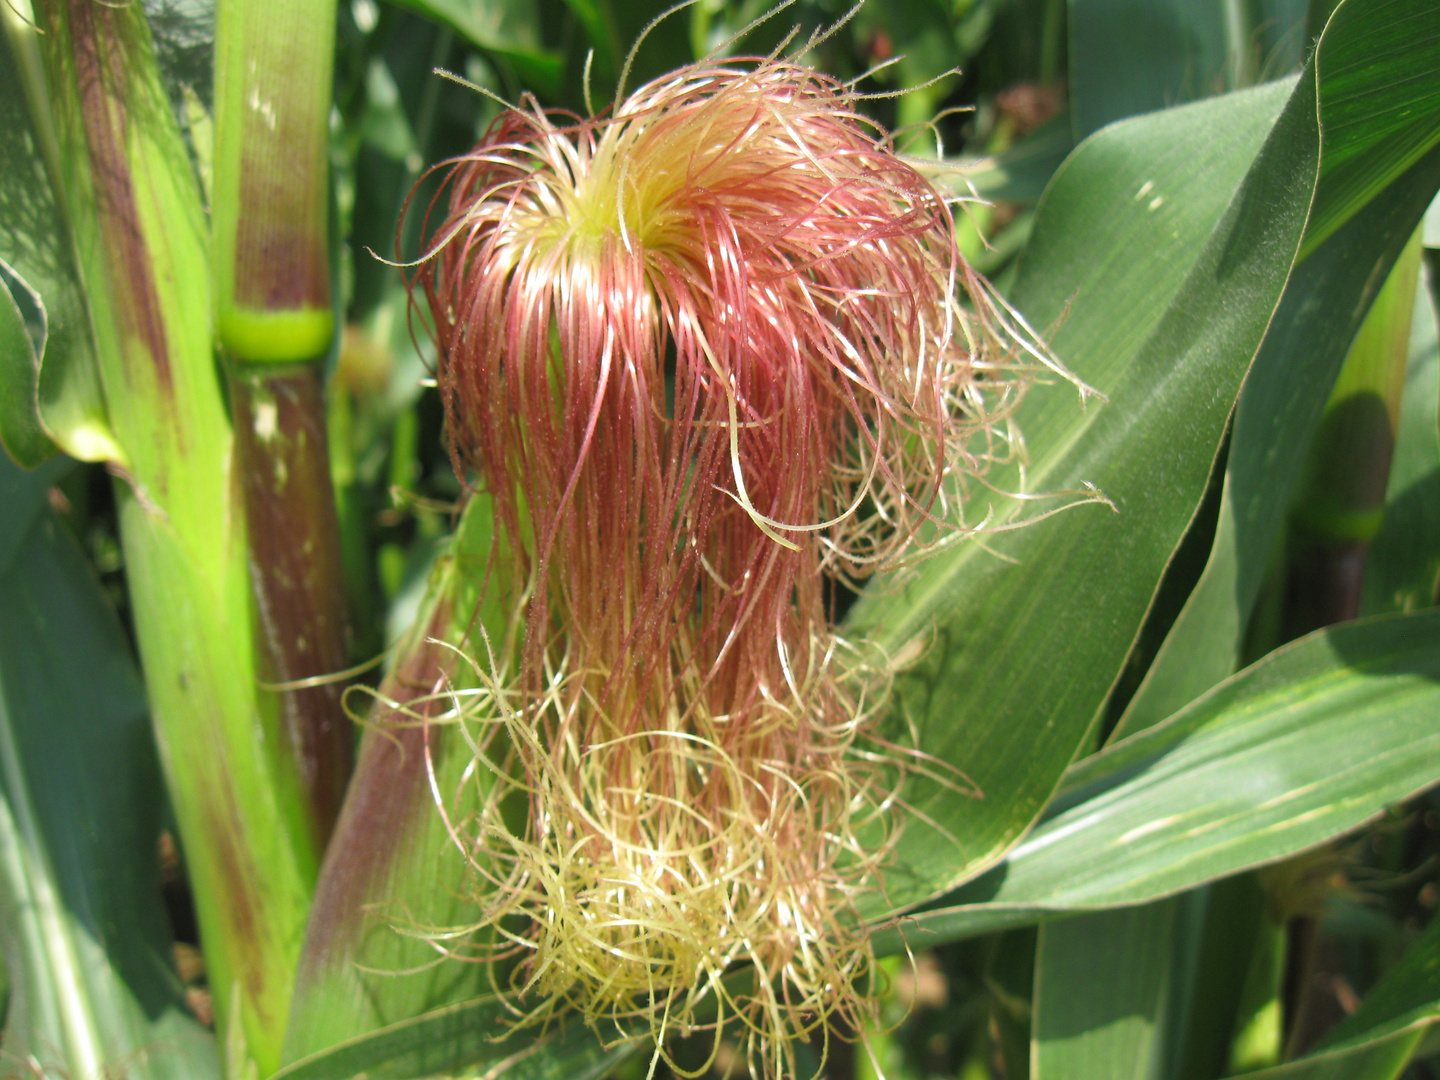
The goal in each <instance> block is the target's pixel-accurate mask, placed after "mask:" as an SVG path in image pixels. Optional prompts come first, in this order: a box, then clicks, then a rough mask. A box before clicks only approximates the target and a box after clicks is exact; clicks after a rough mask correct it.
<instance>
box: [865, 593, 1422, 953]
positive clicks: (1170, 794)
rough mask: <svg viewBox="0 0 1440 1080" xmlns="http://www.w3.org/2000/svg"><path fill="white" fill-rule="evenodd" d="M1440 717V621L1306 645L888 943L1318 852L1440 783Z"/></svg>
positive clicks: (1273, 660) (1134, 755) (1383, 622)
mask: <svg viewBox="0 0 1440 1080" xmlns="http://www.w3.org/2000/svg"><path fill="white" fill-rule="evenodd" d="M1437 712H1440V612H1437V611H1430V612H1424V613H1420V614H1409V615H1398V616H1386V617H1381V618H1377V619H1372V620H1366V621H1362V622H1358V623H1350V624H1346V625H1343V626H1339V627H1334V628H1331V629H1329V630H1326V631H1323V632H1320V633H1317V634H1312V635H1310V636H1309V637H1306V638H1302V639H1301V640H1300V641H1298V642H1295V643H1293V644H1292V645H1289V646H1286V647H1285V648H1283V649H1279V650H1277V651H1276V652H1274V653H1272V654H1271V655H1270V656H1268V657H1266V658H1265V659H1264V660H1262V661H1261V662H1260V663H1258V664H1255V665H1254V666H1252V667H1250V668H1248V669H1247V670H1246V671H1244V672H1242V673H1241V674H1239V675H1237V676H1235V677H1234V678H1232V679H1231V680H1229V681H1228V682H1226V683H1223V684H1222V685H1221V686H1219V687H1217V688H1216V689H1215V691H1214V692H1212V693H1211V694H1209V695H1207V696H1206V697H1204V698H1202V699H1201V700H1200V701H1198V702H1196V703H1195V704H1193V705H1192V706H1191V707H1189V708H1188V709H1186V710H1184V711H1183V712H1181V713H1179V714H1178V715H1176V716H1175V717H1174V718H1172V719H1171V720H1169V721H1167V722H1166V723H1164V724H1161V725H1159V726H1157V727H1155V728H1151V729H1150V730H1148V731H1145V732H1142V733H1141V734H1139V735H1136V736H1134V737H1132V738H1130V739H1127V740H1126V741H1124V742H1122V743H1119V744H1117V745H1116V746H1114V747H1113V748H1111V749H1109V750H1107V751H1105V752H1104V753H1102V754H1099V755H1096V756H1095V757H1093V758H1089V759H1087V760H1086V761H1084V762H1082V763H1081V764H1080V765H1078V766H1076V767H1075V768H1074V769H1072V770H1071V771H1070V774H1069V776H1068V777H1067V780H1066V786H1065V788H1064V789H1063V790H1062V792H1061V794H1060V796H1059V798H1058V799H1057V800H1056V806H1055V808H1053V813H1052V815H1051V816H1050V817H1049V818H1047V820H1045V821H1044V822H1043V823H1042V824H1041V825H1040V826H1038V827H1037V828H1036V829H1035V831H1034V832H1032V833H1031V834H1030V835H1029V836H1028V837H1027V838H1026V840H1025V841H1024V843H1022V844H1020V845H1019V846H1018V847H1016V849H1015V850H1014V851H1012V852H1011V853H1010V855H1009V857H1008V858H1007V859H1006V860H1005V862H1004V863H1002V864H1001V865H1000V866H999V867H997V868H996V869H995V870H994V871H992V872H991V873H990V874H989V875H987V876H985V877H983V878H980V879H979V880H977V881H974V882H971V883H970V884H969V885H967V886H966V887H965V889H963V890H961V891H960V892H959V893H957V894H956V895H955V896H954V897H952V898H951V900H952V902H951V903H950V904H948V905H947V906H946V907H945V908H943V909H940V910H936V911H931V912H925V913H922V914H920V915H917V916H914V917H913V918H911V919H908V920H905V922H904V924H903V925H897V926H896V927H894V928H891V929H888V930H886V931H885V932H884V944H885V946H886V947H887V948H888V947H894V946H895V945H897V944H898V934H899V933H900V932H901V931H902V930H903V932H904V933H905V935H906V936H907V937H908V939H909V940H910V942H911V943H912V945H913V944H915V943H917V942H918V943H921V944H932V943H935V942H938V941H944V940H950V939H952V938H959V937H965V936H969V935H971V934H975V933H982V932H986V931H988V930H991V929H993V928H995V927H996V926H1009V925H1016V924H1018V923H1024V922H1035V921H1039V920H1043V919H1044V918H1045V917H1047V916H1049V915H1054V914H1058V913H1060V912H1065V911H1080V910H1089V909H1099V908H1107V907H1116V906H1124V905H1129V904H1138V903H1144V902H1147V901H1150V900H1155V899H1159V898H1161V897H1164V896H1168V895H1172V894H1174V893H1177V892H1180V891H1182V890H1184V889H1188V888H1191V887H1193V886H1196V885H1199V884H1202V883H1204V882H1206V881H1212V880H1215V879H1216V878H1220V877H1224V876H1226V875H1229V874H1233V873H1236V872H1238V871H1240V870H1244V869H1247V868H1249V867H1253V866H1259V865H1263V864H1265V863H1269V862H1273V861H1275V860H1277V859H1281V858H1284V857H1286V856H1288V855H1292V854H1294V853H1296V852H1298V851H1302V850H1304V849H1305V848H1307V847H1311V846H1313V845H1315V844H1319V843H1321V842H1323V841H1325V840H1328V839H1330V838H1332V837H1334V836H1338V835H1340V834H1342V833H1344V832H1346V831H1348V830H1350V829H1352V828H1354V827H1355V826H1357V825H1359V824H1361V823H1363V822H1364V821H1366V820H1368V819H1369V818H1371V817H1373V816H1374V815H1376V814H1378V813H1380V812H1381V811H1382V810H1384V809H1385V808H1386V807H1387V806H1389V805H1391V804H1393V803H1396V802H1399V801H1401V800H1403V799H1405V798H1406V797H1408V796H1410V795H1412V794H1414V793H1415V792H1417V791H1420V790H1423V789H1424V788H1426V787H1428V786H1430V785H1431V784H1434V783H1436V782H1437V781H1440V725H1437V724H1436V723H1435V717H1436V715H1437ZM932 934H934V935H938V936H937V937H932V936H931V935H932Z"/></svg>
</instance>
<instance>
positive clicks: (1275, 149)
mask: <svg viewBox="0 0 1440 1080" xmlns="http://www.w3.org/2000/svg"><path fill="white" fill-rule="evenodd" d="M1313 95H1314V86H1313V81H1311V80H1308V79H1304V80H1302V81H1301V82H1299V83H1298V84H1296V83H1285V84H1275V85H1272V86H1269V87H1265V88H1261V89H1259V90H1255V91H1248V92H1245V93H1241V94H1236V95H1231V96H1229V97H1226V98H1220V99H1214V100H1211V101H1208V102H1202V103H1199V104H1197V105H1192V106H1188V107H1186V108H1184V109H1177V110H1172V111H1171V112H1167V113H1164V114H1156V115H1152V116H1148V117H1142V118H1140V119H1137V120H1133V121H1129V122H1126V123H1123V124H1119V125H1116V126H1114V127H1112V128H1108V129H1106V130H1105V131H1104V132H1101V133H1100V134H1099V135H1097V136H1095V137H1094V138H1092V139H1091V140H1089V141H1088V142H1086V143H1085V144H1084V145H1082V146H1081V148H1080V149H1079V150H1077V152H1076V153H1075V155H1074V156H1073V157H1072V158H1071V159H1070V160H1069V162H1068V163H1067V164H1066V165H1065V166H1064V167H1062V169H1061V170H1060V172H1059V173H1058V174H1057V176H1056V179H1055V181H1054V183H1053V184H1052V186H1051V188H1050V190H1049V192H1048V193H1047V194H1046V196H1045V199H1044V200H1043V201H1042V203H1041V207H1040V210H1039V221H1038V223H1037V227H1036V232H1035V235H1034V238H1033V240H1032V242H1031V246H1030V249H1029V250H1028V251H1027V253H1026V256H1025V261H1024V262H1023V264H1022V267H1021V272H1020V280H1019V282H1018V284H1017V287H1016V290H1015V293H1014V297H1013V299H1014V302H1015V304H1016V306H1017V307H1018V308H1019V309H1020V310H1021V311H1023V312H1025V314H1026V315H1027V316H1028V317H1029V319H1030V321H1031V323H1032V325H1039V326H1045V325H1049V324H1052V323H1055V322H1057V321H1060V322H1061V325H1060V328H1059V330H1058V331H1057V332H1056V334H1055V338H1054V343H1053V347H1054V350H1055V352H1056V353H1057V355H1059V356H1060V358H1061V359H1062V360H1063V361H1064V362H1065V363H1067V364H1068V365H1069V366H1070V367H1071V369H1072V370H1073V371H1074V372H1075V373H1076V374H1077V375H1078V376H1079V377H1080V378H1081V379H1084V380H1085V381H1086V382H1087V383H1089V384H1090V385H1091V386H1094V387H1095V388H1097V389H1098V390H1100V391H1101V392H1102V393H1103V394H1105V395H1106V396H1107V398H1108V400H1106V401H1103V402H1096V401H1091V402H1090V403H1089V404H1088V406H1087V407H1085V408H1081V407H1079V406H1077V404H1076V402H1075V399H1074V391H1073V390H1072V389H1071V388H1070V387H1068V386H1064V385H1051V386H1041V387H1038V388H1036V389H1034V390H1032V392H1031V394H1030V395H1029V397H1027V399H1026V401H1025V403H1024V405H1023V406H1022V408H1021V410H1020V415H1019V418H1018V426H1019V427H1020V429H1021V430H1022V431H1023V432H1024V433H1025V438H1026V440H1027V442H1028V443H1029V446H1030V455H1029V463H1028V467H1027V468H1026V469H1025V470H1023V471H1022V470H1021V469H1020V468H1019V466H1018V465H1017V466H1014V467H1012V468H1010V469H1008V470H998V471H997V472H996V473H995V474H994V475H993V476H992V477H991V478H990V482H991V483H992V484H993V486H994V489H995V490H998V491H1005V490H1011V491H1014V490H1021V489H1026V490H1029V491H1034V492H1046V491H1050V492H1056V491H1071V492H1074V491H1078V490H1083V489H1084V488H1085V486H1086V485H1087V484H1092V483H1093V484H1094V485H1096V486H1098V488H1099V489H1100V491H1102V492H1103V493H1104V495H1105V496H1106V497H1108V498H1109V499H1110V500H1112V502H1113V504H1114V512H1112V510H1111V509H1109V508H1106V507H1104V506H1098V505H1092V506H1083V507H1078V508H1074V509H1070V510H1067V511H1066V512H1064V513H1062V514H1060V515H1059V516H1057V517H1055V518H1053V519H1051V520H1047V521H1044V522H1042V523H1039V524H1035V525H1032V526H1030V527H1027V528H1024V529H1019V530H1015V531H1009V532H1004V531H997V532H994V533H992V534H987V535H986V536H985V538H984V542H983V543H968V544H960V545H958V546H956V547H954V548H952V549H950V550H949V551H946V552H944V553H941V554H939V555H936V556H934V557H932V558H931V559H929V560H928V561H927V562H925V563H923V564H921V566H920V567H919V568H918V570H917V571H915V572H914V574H913V576H912V577H911V578H909V579H908V580H906V581H904V582H881V583H877V584H878V585H879V587H878V588H875V589H872V590H871V592H870V593H869V594H867V595H866V596H865V597H864V598H862V600H861V602H860V603H859V604H857V605H856V608H855V609H854V611H852V613H851V619H850V620H849V622H848V624H847V627H846V632H847V633H850V634H853V635H854V636H857V637H862V636H868V637H869V638H870V639H871V640H873V641H875V642H877V643H878V644H879V646H880V647H881V648H882V649H883V650H884V651H885V652H886V653H888V654H889V655H891V656H895V655H905V654H906V653H907V652H911V653H913V652H916V651H919V652H921V653H922V657H921V660H920V661H919V663H917V664H916V665H915V666H914V667H913V668H912V669H911V670H910V671H908V672H906V673H905V674H904V675H902V676H900V677H899V678H898V679H897V689H896V699H897V708H898V710H899V711H900V712H901V713H902V714H903V715H905V716H906V717H907V719H908V720H909V721H910V722H911V723H913V724H914V726H915V728H916V729H917V731H918V734H919V738H920V746H921V748H922V749H923V750H925V751H926V752H927V753H930V754H934V755H935V756H937V757H939V758H940V759H942V760H944V761H946V762H948V763H949V764H951V765H952V766H954V767H955V768H956V769H958V770H960V771H961V772H963V773H964V774H965V775H966V776H967V777H968V778H969V779H970V780H971V781H973V783H974V784H975V786H976V787H977V788H978V789H979V790H980V791H981V792H983V798H980V799H972V800H959V799H956V798H955V797H954V793H953V791H952V790H950V789H947V788H946V787H944V786H943V785H941V784H938V783H935V784H930V785H927V784H926V783H925V782H923V781H921V782H917V783H915V784H914V785H913V786H912V788H911V789H909V790H907V799H908V800H909V801H910V802H911V804H912V806H913V807H914V809H915V811H916V812H917V816H921V817H923V818H928V819H929V820H931V821H933V822H935V823H936V824H937V825H938V826H939V827H940V829H942V830H944V831H945V833H947V834H948V836H949V837H951V838H953V839H954V848H953V850H952V853H950V854H947V856H946V857H943V858H937V857H936V851H935V834H934V832H933V831H932V830H929V829H926V828H923V827H920V826H916V827H913V828H911V829H909V830H908V831H907V832H906V833H905V834H904V836H903V837H902V839H901V846H900V851H899V858H898V860H897V865H895V866H894V867H891V868H887V871H886V892H887V896H888V899H889V900H890V901H891V902H893V903H894V904H895V905H896V906H901V905H904V904H908V903H914V902H917V901H920V900H924V899H926V898H928V897H929V896H933V895H935V894H936V893H939V892H943V891H944V890H945V889H947V888H950V887H953V886H954V885H955V884H956V883H958V882H959V881H961V880H964V879H965V878H966V877H968V876H972V875H973V874H974V873H976V872H978V871H979V870H981V869H983V868H984V867H985V866H987V865H990V864H992V863H993V862H994V861H995V860H996V859H998V858H999V857H1000V855H1001V854H1002V853H1003V852H1004V850H1005V849H1006V848H1008V847H1009V846H1010V845H1011V844H1013V843H1015V842H1016V841H1017V840H1018V839H1019V838H1020V836H1021V835H1023V833H1024V831H1025V830H1026V829H1027V828H1028V827H1029V826H1030V824H1031V822H1032V821H1033V820H1034V819H1035V817H1037V816H1038V815H1039V813H1040V810H1041V808H1042V807H1043V806H1044V803H1045V802H1046V801H1047V800H1048V798H1049V796H1050V794H1051V793H1052V791H1053V790H1054V786H1055V785H1056V784H1057V783H1058V782H1059V778H1060V776H1061V775H1062V773H1063V771H1064V768H1065V766H1066V765H1067V764H1068V763H1069V762H1070V760H1071V759H1072V758H1073V756H1074V754H1075V751H1076V748H1077V747H1078V746H1079V745H1080V743H1081V742H1082V740H1083V739H1084V738H1085V736H1086V732H1087V731H1088V729H1089V727H1090V724H1091V722H1092V720H1093V718H1094V717H1095V716H1096V714H1097V711H1098V710H1099V708H1100V706H1101V704H1102V702H1103V701H1104V698H1105V696H1106V694H1107V693H1108V691H1109V689H1110V686H1111V683H1112V681H1113V679H1114V678H1115V675H1116V673H1117V672H1118V671H1119V670H1120V667H1121V664H1122V663H1123V661H1124V658H1125V655H1126V654H1127V652H1128V651H1129V649H1130V646H1131V643H1132V641H1133V639H1134V636H1135V633H1136V631H1137V629H1138V627H1139V625H1140V622H1141V620H1142V618H1143V616H1144V613H1145V610H1146V608H1147V607H1148V605H1149V603H1150V600H1151V597H1152V595H1153V593H1154V590H1155V587H1156V584H1157V583H1158V581H1159V579H1160V576H1161V574H1162V572H1163V570H1164V567H1165V565H1166V562H1167V561H1168V559H1169V557H1170V554H1171V552H1172V551H1173V550H1174V548H1175V545H1176V544H1177V543H1178V542H1179V539H1180V537H1181V535H1182V534H1183V532H1184V530H1185V528H1186V526H1187V524H1188V522H1189V520H1190V517H1191V515H1192V514H1193V512H1194V510H1195V507H1196V505H1197V504H1198V503H1199V501H1200V497H1201V495H1202V493H1203V491H1204V488H1205V484H1206V481H1207V478H1208V475H1209V472H1210V469H1211V464H1212V461H1213V457H1214V454H1215V450H1216V447H1217V445H1218V444H1219V441H1220V437H1221V433H1222V431H1223V429H1224V426H1225V423H1226V419H1227V417H1228V415H1229V411H1230V404H1231V402H1232V401H1233V400H1234V396H1235V394H1236V392H1237V391H1238V389H1239V384H1240V381H1241V378H1242V377H1243V375H1244V373H1245V370H1246V369H1247V367H1248V365H1249V363H1250V360H1251V358H1252V356H1253V355H1254V351H1255V349H1256V347H1257V346H1258V344H1259V342H1260V339H1261V337H1262V336H1263V333H1264V329H1265V326H1266V324H1267V322H1268V320H1269V318H1270V314H1271V310H1272V308H1273V306H1274V304H1275V302H1276V300H1277V299H1278V298H1279V296H1280V293H1281V290H1282V288H1283V285H1284V282H1285V279H1286V275H1287V274H1288V272H1289V269H1290V263H1291V259H1292V257H1293V254H1294V252H1295V250H1296V247H1297V246H1298V243H1299V238H1300V232H1301V228H1302V225H1303V221H1304V215H1305V211H1306V208H1307V206H1308V193H1307V191H1306V190H1305V188H1304V185H1299V186H1297V185H1296V183H1295V177H1296V176H1297V175H1298V176H1302V177H1303V176H1311V177H1313V176H1314V173H1315V168H1316V159H1317V147H1316V134H1315V126H1314V125H1315V121H1314V96H1313ZM1277 116H1278V117H1279V119H1278V121H1277V119H1276V118H1277ZM1197 152H1198V154H1199V158H1198V159H1197ZM1136 251H1145V252H1147V253H1149V254H1148V256H1147V258H1145V259H1136V258H1135V257H1134V255H1133V253H1134V252H1136ZM1177 416H1183V417H1184V418H1185V422H1184V423H1183V424H1182V425H1179V426H1178V427H1177V425H1176V423H1175V418H1176V417H1177ZM977 504H978V505H977ZM966 509H967V516H970V517H972V519H973V520H979V519H980V518H981V517H982V516H984V514H985V513H987V512H988V513H990V514H991V515H992V519H991V520H992V524H994V525H995V526H997V527H1003V526H1006V525H1009V524H1011V523H1013V522H1015V521H1016V520H1018V519H1021V518H1024V517H1027V516H1032V515H1033V514H1034V513H1035V512H1036V511H1035V509H1034V503H1032V502H1029V501H1025V500H1021V499H1013V498H1010V499H1007V498H1005V497H1002V496H999V495H993V494H990V495H985V496H983V497H980V498H978V499H975V500H973V502H972V504H971V505H968V506H967V507H966ZM972 510H973V513H971V511H972ZM927 642H933V643H931V644H929V645H928V647H927V646H926V643H927Z"/></svg>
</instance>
